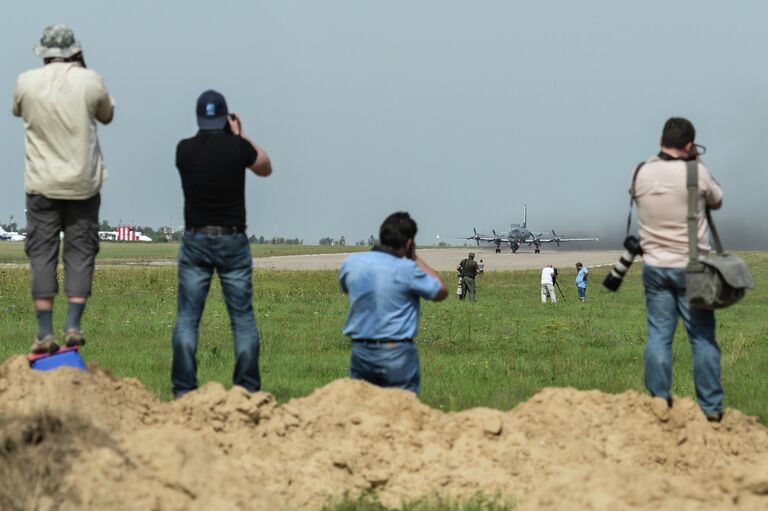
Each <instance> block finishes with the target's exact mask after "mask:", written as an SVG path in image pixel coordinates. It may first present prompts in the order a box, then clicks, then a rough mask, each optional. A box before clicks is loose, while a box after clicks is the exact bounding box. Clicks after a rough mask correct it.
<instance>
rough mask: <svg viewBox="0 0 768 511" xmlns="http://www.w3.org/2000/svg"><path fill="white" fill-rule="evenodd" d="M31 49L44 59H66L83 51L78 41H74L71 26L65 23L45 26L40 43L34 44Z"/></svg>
mask: <svg viewBox="0 0 768 511" xmlns="http://www.w3.org/2000/svg"><path fill="white" fill-rule="evenodd" d="M32 51H34V52H35V55H37V56H38V57H42V58H44V59H51V58H62V59H67V58H69V57H71V56H72V55H77V54H78V53H80V52H81V51H83V48H82V47H81V46H80V41H75V33H74V32H72V29H71V28H69V27H68V26H66V25H51V26H49V27H45V30H44V31H43V37H41V38H40V44H37V45H35V47H34V48H32Z"/></svg>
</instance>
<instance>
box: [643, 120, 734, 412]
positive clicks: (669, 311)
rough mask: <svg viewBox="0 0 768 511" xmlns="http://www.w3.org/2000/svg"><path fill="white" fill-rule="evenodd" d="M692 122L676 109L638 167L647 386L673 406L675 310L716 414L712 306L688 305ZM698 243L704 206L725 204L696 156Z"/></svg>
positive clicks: (705, 229) (702, 238) (697, 379)
mask: <svg viewBox="0 0 768 511" xmlns="http://www.w3.org/2000/svg"><path fill="white" fill-rule="evenodd" d="M695 138H696V130H695V129H694V127H693V124H691V122H690V121H688V120H687V119H683V118H680V117H673V118H671V119H669V120H668V121H667V123H666V124H665V125H664V131H663V133H662V136H661V152H659V154H658V155H657V156H654V157H653V158H651V159H650V160H648V161H647V162H646V163H644V164H643V165H642V166H641V167H639V168H638V169H637V171H636V173H635V179H634V183H633V186H632V193H633V194H634V197H635V200H636V201H637V213H638V217H639V220H638V222H639V225H640V243H641V246H642V248H643V261H644V267H643V285H644V287H645V300H646V308H647V314H648V342H647V344H646V347H645V353H644V362H645V386H646V387H647V388H648V391H649V392H650V393H651V395H653V396H657V397H661V398H663V399H665V400H667V403H668V404H669V405H670V406H672V396H671V394H670V388H671V386H672V338H673V337H674V334H675V328H676V327H677V323H678V318H682V320H683V325H684V326H685V329H686V331H687V332H688V338H689V340H690V343H691V349H692V351H693V380H694V385H695V387H696V397H697V399H698V402H699V406H701V409H702V410H703V412H704V415H705V416H706V417H707V419H708V420H710V421H719V420H720V419H721V417H722V413H723V388H722V385H721V384H720V348H719V346H718V345H717V341H716V340H715V315H714V312H713V311H710V310H703V309H696V308H694V307H691V306H690V304H689V303H688V299H687V298H686V294H685V288H686V282H685V267H686V265H687V264H688V224H687V220H686V219H687V215H688V188H687V170H686V161H689V160H691V159H698V151H697V149H696V146H695V144H694V140H695ZM698 176H699V177H698V182H699V194H698V195H699V199H698V202H699V208H698V213H699V214H698V233H697V235H698V243H699V249H700V251H701V253H703V254H706V253H707V252H708V251H709V241H708V233H709V226H708V225H707V219H706V208H709V209H718V208H719V207H720V206H721V205H722V201H723V192H722V190H721V189H720V185H719V184H718V183H717V181H715V179H714V178H713V177H712V175H711V174H710V172H709V170H708V169H707V167H705V166H704V164H703V163H702V162H701V160H699V163H698Z"/></svg>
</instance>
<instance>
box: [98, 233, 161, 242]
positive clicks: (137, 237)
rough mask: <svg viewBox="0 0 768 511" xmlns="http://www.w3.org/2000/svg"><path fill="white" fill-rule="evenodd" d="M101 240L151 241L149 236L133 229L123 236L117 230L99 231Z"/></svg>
mask: <svg viewBox="0 0 768 511" xmlns="http://www.w3.org/2000/svg"><path fill="white" fill-rule="evenodd" d="M99 239H100V240H101V241H152V238H150V237H149V236H144V235H143V234H142V233H141V232H140V231H133V232H132V233H129V234H128V235H124V237H121V236H120V233H119V232H118V231H99Z"/></svg>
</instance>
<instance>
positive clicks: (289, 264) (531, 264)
mask: <svg viewBox="0 0 768 511" xmlns="http://www.w3.org/2000/svg"><path fill="white" fill-rule="evenodd" d="M470 250H473V249H471V248H468V247H461V248H438V249H424V250H417V254H418V256H419V257H421V258H422V259H424V261H426V262H427V264H428V265H430V266H431V267H433V268H434V269H436V270H439V271H452V270H455V269H456V266H458V264H459V261H461V260H462V259H464V258H465V257H467V254H468V253H469V251H470ZM473 251H474V252H475V259H476V260H478V261H479V260H480V259H482V260H483V262H484V263H485V271H510V270H527V269H539V268H543V267H544V265H546V264H552V265H554V266H556V267H558V268H567V267H572V266H574V265H575V264H576V262H577V261H581V262H582V263H584V264H585V265H586V266H587V267H588V268H589V267H595V266H601V265H607V264H613V263H614V262H616V261H618V259H619V256H620V255H621V253H622V251H621V250H578V251H576V250H558V249H551V250H547V249H546V248H544V249H542V252H541V254H534V253H533V251H525V252H523V251H522V250H520V251H518V252H517V254H513V253H512V252H511V251H510V250H507V251H502V252H501V253H500V254H496V253H495V252H494V250H493V249H492V248H491V249H490V250H487V249H486V250H484V249H482V248H480V249H474V250H473ZM348 256H349V254H313V255H296V256H278V257H261V258H258V259H254V260H253V267H254V268H274V269H277V270H336V269H338V268H339V266H340V265H341V262H342V261H343V260H344V259H346V258H347V257H348Z"/></svg>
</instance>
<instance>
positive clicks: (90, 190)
mask: <svg viewBox="0 0 768 511" xmlns="http://www.w3.org/2000/svg"><path fill="white" fill-rule="evenodd" d="M34 53H35V55H37V56H38V57H41V58H42V59H43V63H44V65H43V67H40V68H37V69H32V70H29V71H26V72H24V73H22V74H21V75H20V76H19V79H18V81H17V82H16V90H15V91H14V94H13V115H15V116H16V117H21V118H23V119H24V146H25V149H26V166H25V171H24V188H25V191H26V193H27V202H26V212H27V239H26V240H25V246H24V250H25V252H26V254H27V256H28V257H29V266H30V273H31V281H32V283H31V287H32V299H33V303H34V308H35V315H36V316H37V325H38V330H37V335H36V336H35V340H34V343H33V344H32V347H31V348H30V351H31V352H32V353H52V352H55V351H57V350H58V349H59V345H58V341H57V339H56V335H55V333H54V328H53V302H54V297H55V296H56V295H57V294H58V291H59V284H58V279H57V275H56V272H57V270H56V268H57V266H58V261H59V245H60V244H61V238H60V233H61V232H63V233H64V250H63V260H64V261H63V262H64V292H65V294H66V295H67V319H66V321H65V323H64V338H63V341H64V344H66V346H68V347H72V346H82V345H84V344H85V337H84V336H83V333H82V330H81V327H80V322H81V319H82V315H83V311H84V310H85V304H86V302H87V301H88V298H89V297H90V296H91V289H92V287H93V270H94V264H95V260H96V254H97V253H98V252H99V207H100V205H101V186H102V184H103V183H104V180H105V179H106V177H107V169H106V166H105V165H104V159H103V157H102V154H101V146H100V145H99V138H98V134H97V129H96V122H97V121H98V122H100V123H102V124H109V123H110V122H112V117H113V115H114V112H115V102H114V100H113V99H112V97H111V96H110V95H109V92H107V89H106V87H105V86H104V80H103V79H102V77H101V76H100V75H99V74H98V73H96V72H95V71H93V70H91V69H87V68H86V67H85V59H84V58H83V49H82V47H81V46H80V42H79V41H77V40H76V39H75V34H74V32H73V31H72V29H71V28H69V27H68V26H66V25H52V26H49V27H46V29H45V31H44V32H43V37H42V38H41V39H40V44H38V45H37V46H35V48H34Z"/></svg>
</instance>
